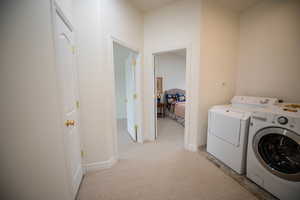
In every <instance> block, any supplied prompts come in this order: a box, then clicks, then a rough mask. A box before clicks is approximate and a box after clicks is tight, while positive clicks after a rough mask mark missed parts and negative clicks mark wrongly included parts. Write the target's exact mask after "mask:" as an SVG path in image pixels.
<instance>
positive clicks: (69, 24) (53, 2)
mask: <svg viewBox="0 0 300 200" xmlns="http://www.w3.org/2000/svg"><path fill="white" fill-rule="evenodd" d="M56 13H57V14H58V15H59V16H60V17H61V19H62V20H63V22H64V23H65V24H66V26H67V27H68V28H69V29H70V30H71V31H72V32H73V33H74V38H75V37H76V33H75V28H74V26H73V24H72V22H71V21H70V20H69V18H68V17H67V16H66V15H65V13H64V12H63V10H62V9H61V7H60V6H59V4H58V3H57V2H56V0H51V25H52V36H53V45H54V50H56V48H57V47H56V36H55V34H56V32H57V27H56V19H55V18H56ZM75 41H76V40H74V42H75ZM74 59H75V61H76V60H77V57H76V56H75V58H74ZM75 66H76V72H77V73H76V77H75V78H76V80H75V82H76V86H77V90H76V95H77V99H79V85H78V68H77V62H75ZM55 67H56V74H57V77H60V69H59V68H58V67H59V66H58V64H57V60H56V56H55ZM60 81H61V80H60V79H59V78H58V79H57V89H58V101H59V102H60V103H59V107H60V118H61V120H60V121H61V122H63V119H64V112H63V110H64V105H63V102H62V99H63V94H62V89H61V88H60V87H61V86H60V84H61V82H60ZM77 115H78V122H77V125H76V126H77V129H78V134H79V140H80V137H81V134H80V111H79V109H77ZM61 128H62V130H64V129H65V124H64V123H61ZM64 134H65V133H64V131H62V140H63V143H64V151H65V152H67V149H66V148H67V145H66V141H65V139H64ZM79 142H80V148H81V149H82V143H81V140H80V141H79ZM65 157H66V156H65ZM81 162H82V160H81ZM65 165H66V169H68V166H69V164H68V160H67V159H65ZM81 167H82V163H81ZM82 172H83V174H84V173H85V171H84V170H83V167H82ZM67 178H68V180H71V175H70V174H69V173H67ZM81 181H82V180H81ZM79 187H80V185H79V186H78V190H79ZM68 188H69V192H70V194H71V196H72V198H75V197H76V195H77V193H78V190H77V191H73V187H72V183H69V182H68ZM74 192H75V193H74Z"/></svg>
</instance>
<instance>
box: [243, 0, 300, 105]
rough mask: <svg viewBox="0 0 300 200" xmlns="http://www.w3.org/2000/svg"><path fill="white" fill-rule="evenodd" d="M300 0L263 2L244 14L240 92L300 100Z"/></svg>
mask: <svg viewBox="0 0 300 200" xmlns="http://www.w3.org/2000/svg"><path fill="white" fill-rule="evenodd" d="M299 19H300V1H297V0H285V1H270V0H267V1H263V2H262V3H260V4H257V5H255V6H253V7H251V8H250V9H248V10H246V11H245V12H244V13H242V15H241V32H240V56H239V72H238V81H237V94H240V95H253V96H270V97H278V98H281V99H283V100H286V101H291V102H295V101H296V102H299V101H300V92H299V91H300V84H299V75H300V66H299V63H300V56H299V55H300V54H299V52H300V23H299Z"/></svg>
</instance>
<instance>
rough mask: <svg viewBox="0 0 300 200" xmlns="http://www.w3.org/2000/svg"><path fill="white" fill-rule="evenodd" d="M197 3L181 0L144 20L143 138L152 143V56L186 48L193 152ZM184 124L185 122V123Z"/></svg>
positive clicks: (157, 10) (196, 92) (199, 3)
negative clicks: (163, 51)
mask: <svg viewBox="0 0 300 200" xmlns="http://www.w3.org/2000/svg"><path fill="white" fill-rule="evenodd" d="M200 13H201V1H199V0H182V1H175V2H174V3H172V4H170V5H167V6H164V7H161V8H158V9H155V10H151V11H149V12H147V13H146V14H145V16H144V95H143V96H144V121H145V126H144V134H145V138H146V139H148V140H153V139H154V132H155V129H154V109H152V108H154V93H153V91H154V88H153V87H154V84H153V83H154V75H153V65H152V64H153V60H152V54H153V53H157V51H162V50H171V49H172V50H173V49H176V48H183V47H189V49H188V52H187V55H188V56H191V57H190V58H191V62H190V63H188V65H190V66H191V73H187V74H191V77H187V79H188V80H191V82H192V84H191V86H190V87H191V93H190V94H188V95H191V96H192V98H190V99H188V101H191V108H190V110H192V112H191V116H187V115H186V118H188V117H190V118H191V119H193V120H190V127H191V130H190V131H189V132H190V133H191V135H192V137H191V138H190V140H189V141H187V143H188V145H189V146H191V148H193V149H195V150H197V142H196V141H197V137H198V133H199V127H198V124H199V123H198V121H199V120H198V119H199V118H198V117H199V116H198V115H199V112H198V110H199V108H198V91H199V90H198V88H199V87H198V86H199V80H198V78H199V76H198V75H199V67H200V17H201V15H200ZM187 121H188V120H187Z"/></svg>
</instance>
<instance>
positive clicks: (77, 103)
mask: <svg viewBox="0 0 300 200" xmlns="http://www.w3.org/2000/svg"><path fill="white" fill-rule="evenodd" d="M76 107H77V109H79V101H76Z"/></svg>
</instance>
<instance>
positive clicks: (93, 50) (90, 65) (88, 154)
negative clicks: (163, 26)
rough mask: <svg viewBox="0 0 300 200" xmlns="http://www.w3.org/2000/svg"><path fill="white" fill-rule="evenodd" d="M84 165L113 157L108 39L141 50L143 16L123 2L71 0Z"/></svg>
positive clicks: (111, 94)
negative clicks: (112, 38) (75, 34)
mask: <svg viewBox="0 0 300 200" xmlns="http://www.w3.org/2000/svg"><path fill="white" fill-rule="evenodd" d="M74 13H75V16H74V18H75V22H76V23H75V28H76V29H77V46H78V68H79V84H80V88H79V89H80V101H81V108H80V111H81V133H82V134H81V135H82V145H83V149H84V151H85V157H84V165H85V166H94V167H95V169H97V168H98V167H99V166H102V165H103V163H105V161H108V160H111V159H112V157H113V156H114V149H113V144H114V138H113V133H114V131H116V130H115V127H114V121H113V120H114V119H113V113H114V112H115V108H114V105H115V101H114V99H113V96H114V89H113V83H114V82H113V81H114V73H113V68H112V67H111V66H110V64H109V54H108V46H109V45H108V38H109V36H111V35H112V36H114V37H116V38H118V39H120V40H122V41H124V42H126V43H129V44H130V45H132V46H134V47H136V48H140V49H142V46H143V39H142V37H143V17H142V15H141V13H139V12H138V11H137V10H136V9H135V8H134V7H132V6H131V5H130V4H129V3H128V2H127V1H125V0H84V1H82V0H75V1H74Z"/></svg>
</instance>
